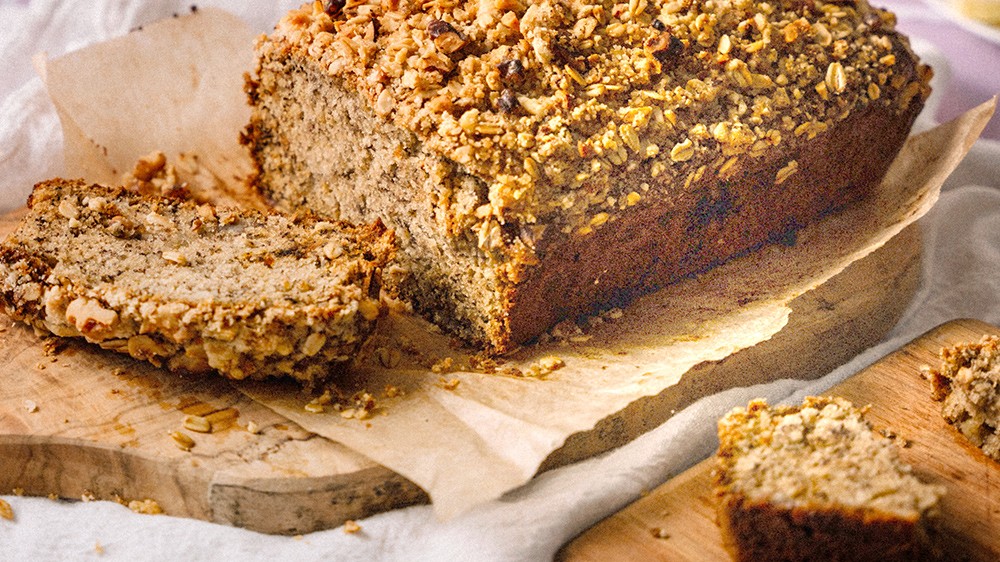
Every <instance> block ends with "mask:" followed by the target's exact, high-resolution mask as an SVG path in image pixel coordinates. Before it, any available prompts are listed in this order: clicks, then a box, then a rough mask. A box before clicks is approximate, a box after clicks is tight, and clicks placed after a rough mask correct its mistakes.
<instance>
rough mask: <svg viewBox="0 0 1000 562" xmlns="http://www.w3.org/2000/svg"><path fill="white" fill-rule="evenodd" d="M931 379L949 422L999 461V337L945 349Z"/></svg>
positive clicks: (935, 396) (987, 454)
mask: <svg viewBox="0 0 1000 562" xmlns="http://www.w3.org/2000/svg"><path fill="white" fill-rule="evenodd" d="M931 383H932V384H933V389H934V399H935V400H940V401H941V402H942V404H941V414H942V415H943V416H944V418H945V419H946V420H948V423H950V424H952V425H954V426H955V427H956V428H957V429H958V430H959V431H960V432H961V433H962V435H964V436H965V437H967V438H968V439H969V441H971V442H972V444H973V445H975V446H977V447H979V448H980V449H982V450H983V452H984V453H986V456H988V457H990V458H992V459H993V460H995V461H997V462H1000V338H998V337H996V336H988V335H987V336H983V337H982V339H981V340H980V341H978V342H975V343H966V344H960V345H956V346H953V347H946V348H944V349H942V350H941V368H940V370H935V371H931Z"/></svg>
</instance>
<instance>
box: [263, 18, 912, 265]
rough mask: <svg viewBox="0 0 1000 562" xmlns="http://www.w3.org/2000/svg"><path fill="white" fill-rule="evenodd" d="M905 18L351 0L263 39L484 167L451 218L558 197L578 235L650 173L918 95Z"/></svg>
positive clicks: (491, 245)
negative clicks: (471, 201)
mask: <svg viewBox="0 0 1000 562" xmlns="http://www.w3.org/2000/svg"><path fill="white" fill-rule="evenodd" d="M894 26H895V17H894V16H893V15H892V14H890V13H888V12H884V11H881V10H877V9H874V8H872V7H870V6H869V5H868V3H867V1H866V0H846V1H836V2H826V1H823V0H814V1H798V0H776V1H772V2H765V1H756V0H707V1H704V2H692V1H691V0H670V1H662V0H629V1H628V2H612V1H592V2H586V1H582V0H542V1H539V2H530V3H529V2H522V1H520V0H478V1H461V0H427V1H424V2H412V1H406V0H346V1H344V0H340V1H332V2H330V1H328V2H319V1H316V2H311V3H307V4H305V5H303V6H302V7H301V8H300V9H297V10H293V11H291V12H289V13H288V14H287V15H286V16H285V17H284V18H283V19H282V20H281V21H280V22H279V23H278V25H277V26H276V29H275V32H274V33H273V35H272V37H271V38H270V39H263V40H261V41H260V43H259V45H258V50H259V52H260V54H262V55H267V54H269V53H281V52H292V53H294V54H296V55H299V56H303V57H309V58H311V59H313V60H315V61H317V62H318V64H320V65H321V67H323V68H325V69H326V70H327V72H329V74H330V75H331V76H333V77H336V78H338V79H341V80H343V81H344V82H345V84H346V85H347V86H349V87H353V88H355V89H356V90H357V91H359V92H360V93H361V95H362V96H363V97H365V98H367V99H368V100H369V102H370V103H371V107H372V109H373V110H374V112H375V113H376V114H378V115H381V116H383V117H384V118H385V119H386V120H387V121H389V122H392V123H394V124H396V125H398V126H401V127H403V128H405V129H408V130H411V131H413V132H414V133H415V134H416V135H417V136H418V137H419V138H420V139H421V140H422V141H423V142H424V144H425V146H427V147H428V148H429V149H431V150H433V151H435V152H437V153H440V154H442V155H444V156H446V157H448V158H450V159H451V160H453V161H455V162H457V163H459V164H460V165H462V166H464V167H465V168H466V169H468V170H469V171H470V172H471V173H474V174H475V175H477V176H479V177H481V178H486V179H487V182H488V183H490V186H489V193H488V197H486V198H485V200H481V201H480V202H479V203H478V204H477V205H474V206H472V207H470V208H465V207H464V206H463V207H462V208H457V207H456V210H455V216H454V217H453V219H452V220H453V221H454V223H455V224H454V226H453V231H454V232H457V231H460V230H466V229H472V230H473V231H475V232H477V233H478V241H479V246H480V247H481V248H482V249H484V250H491V249H496V248H498V247H500V246H503V244H504V241H503V235H502V230H501V229H502V226H503V225H505V224H509V223H517V224H521V225H531V224H532V223H537V222H541V220H542V218H544V217H547V216H550V215H555V214H557V213H558V214H563V215H565V216H566V217H567V218H566V220H565V222H563V223H562V224H560V226H559V228H561V229H562V230H563V231H564V232H566V233H576V234H577V235H581V236H585V235H587V234H589V233H591V232H593V231H594V230H595V229H597V228H600V227H602V226H603V225H604V224H606V223H608V222H611V221H613V220H615V218H616V214H615V212H616V211H618V210H620V209H624V208H626V207H628V206H631V205H634V204H637V203H639V202H640V201H641V200H642V198H643V196H644V194H645V193H646V192H647V191H649V189H650V183H649V182H655V183H662V184H683V185H689V184H690V183H691V182H693V181H696V180H697V179H699V178H700V177H702V176H703V175H704V174H705V173H706V172H711V173H717V174H719V175H720V176H721V177H723V178H725V177H726V175H727V173H732V172H733V171H734V170H735V169H737V164H738V163H739V162H740V161H741V160H743V159H748V158H758V157H760V156H762V155H763V154H765V152H767V151H768V150H769V149H770V148H772V147H774V146H777V145H779V144H782V143H794V142H797V141H798V139H812V138H815V137H816V136H817V135H821V134H824V133H825V132H826V131H827V130H828V129H829V128H830V126H831V125H833V124H834V123H836V122H838V121H841V120H843V119H845V118H846V117H848V116H849V115H850V114H851V113H852V112H854V111H856V110H858V109H860V108H863V107H865V106H867V105H870V104H882V105H883V106H885V107H887V108H892V110H894V111H897V112H898V111H903V110H905V109H907V108H908V107H909V105H910V104H911V103H912V102H913V100H914V99H915V98H916V97H917V96H920V98H921V99H924V98H926V96H927V95H928V94H929V88H928V85H927V83H928V80H929V78H930V69H929V68H927V67H925V66H922V65H921V66H919V67H918V68H916V69H914V68H913V65H912V63H911V62H910V58H909V56H899V55H903V54H905V53H907V52H908V46H907V42H906V39H905V38H903V37H901V36H899V35H897V34H896V33H895V31H894ZM904 61H905V63H904ZM705 163H708V164H705ZM796 169H797V163H796V162H795V161H794V160H792V161H790V162H788V163H787V165H786V166H785V167H783V168H782V169H781V171H780V172H779V173H778V176H777V177H776V178H775V181H778V182H782V181H785V180H786V179H787V178H788V177H789V176H790V175H792V174H794V173H795V171H796ZM623 174H628V178H629V181H620V179H618V178H620V177H621V176H622V175H623ZM529 238H530V237H529ZM529 246H530V244H529Z"/></svg>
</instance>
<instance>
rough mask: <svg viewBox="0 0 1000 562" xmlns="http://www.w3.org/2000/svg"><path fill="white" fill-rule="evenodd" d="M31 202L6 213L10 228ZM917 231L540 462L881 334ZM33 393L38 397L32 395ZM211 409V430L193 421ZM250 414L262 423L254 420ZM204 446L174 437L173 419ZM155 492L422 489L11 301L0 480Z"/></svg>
mask: <svg viewBox="0 0 1000 562" xmlns="http://www.w3.org/2000/svg"><path fill="white" fill-rule="evenodd" d="M18 215H19V213H15V214H13V215H7V216H4V217H0V236H2V235H3V234H5V233H6V232H9V231H10V230H12V229H13V228H14V225H15V223H16V220H17V218H18ZM920 248H921V242H920V236H919V230H918V229H917V228H915V227H911V228H909V229H907V230H906V231H904V232H903V233H901V234H900V235H899V236H897V237H896V238H894V239H893V240H892V241H890V243H889V244H888V245H887V246H886V247H884V248H882V249H880V250H879V251H877V252H876V253H874V254H872V255H871V256H869V257H868V258H865V259H864V260H861V261H860V262H857V263H855V264H854V265H852V266H850V267H849V268H848V269H847V270H845V271H844V272H843V273H841V274H840V275H838V276H836V277H835V278H833V279H832V280H830V281H829V282H827V283H826V284H825V285H823V286H822V287H819V288H818V289H816V290H814V291H810V292H809V293H806V294H804V295H802V296H800V297H799V298H797V299H796V300H795V301H793V303H792V308H793V311H794V312H793V314H792V316H791V319H790V323H789V325H788V327H787V328H786V329H785V330H783V331H782V332H780V333H779V334H777V335H776V336H775V337H774V338H772V340H770V341H768V342H764V343H762V344H759V345H757V346H754V347H752V348H749V349H746V350H743V351H741V352H739V353H736V354H734V355H732V356H730V357H729V358H727V359H726V360H725V361H722V362H719V363H711V364H703V365H699V366H697V367H696V368H695V369H693V370H692V371H691V372H689V373H688V374H687V375H685V376H684V378H683V379H682V381H681V383H680V384H678V385H676V386H674V387H671V388H668V389H667V390H665V391H664V392H662V393H661V394H659V395H657V396H650V397H648V398H647V399H643V400H639V401H637V402H635V403H633V404H632V405H630V406H629V407H627V408H625V409H624V410H622V411H620V412H618V413H616V414H614V415H612V416H609V417H608V418H607V419H605V420H602V421H601V422H599V423H598V424H597V426H596V427H595V428H594V429H593V430H591V431H588V432H584V433H580V434H577V435H573V436H571V437H570V438H569V439H568V440H567V442H566V444H565V445H564V446H563V447H562V448H560V449H558V450H556V451H555V452H553V453H552V455H551V456H550V457H549V458H548V459H547V460H546V461H545V463H543V466H542V468H541V469H540V470H545V469H548V468H551V467H554V466H559V465H563V464H566V463H569V462H573V461H576V460H579V459H582V458H586V457H589V456H592V455H594V454H597V453H600V452H603V451H606V450H608V449H611V448H613V447H617V446H620V445H622V444H624V443H625V442H627V441H628V440H630V439H633V438H635V437H636V436H638V435H640V434H642V433H643V432H645V431H648V430H649V429H652V428H653V427H656V426H657V425H659V424H661V423H662V422H663V421H665V420H666V419H668V418H669V417H670V416H671V415H672V413H673V412H674V411H675V410H678V409H680V408H682V407H683V406H685V405H686V404H688V403H690V402H693V401H694V400H696V399H697V398H699V397H701V396H704V395H707V394H711V393H714V392H718V391H719V390H722V389H724V388H728V387H730V386H733V385H736V384H740V385H743V384H753V383H756V382H762V381H765V380H773V379H776V378H781V377H796V378H815V377H817V376H820V375H822V374H824V373H826V372H827V371H828V370H829V369H831V368H833V367H835V366H836V365H839V364H841V363H843V362H845V361H847V360H848V359H850V358H851V357H853V356H854V355H855V354H857V353H858V352H859V351H860V350H862V349H865V348H866V347H868V346H870V345H871V344H872V343H874V342H876V341H878V340H879V339H880V338H881V337H882V336H883V335H884V334H885V333H886V331H888V330H889V329H890V328H891V327H892V326H893V325H894V324H895V322H896V321H897V319H898V318H899V315H900V314H901V313H902V311H903V309H904V308H905V306H906V305H907V303H908V302H909V300H910V298H911V297H912V295H913V292H914V290H915V288H916V285H917V282H918V279H919V270H920ZM32 406H34V407H32ZM188 414H196V415H201V416H205V417H208V418H209V419H210V420H212V421H213V426H214V431H213V432H212V433H209V434H201V433H194V432H191V431H187V430H183V428H182V423H183V419H184V417H185V416H186V415H188ZM249 422H253V423H254V424H255V425H256V426H258V427H259V428H260V429H261V431H260V432H259V433H251V432H249V431H247V430H246V427H247V425H248V423H249ZM178 430H181V431H185V433H187V434H188V435H190V436H191V437H193V438H194V440H195V442H196V444H195V446H194V447H193V448H192V449H191V450H190V451H183V450H181V449H180V448H178V447H177V446H176V445H175V444H174V442H173V439H172V438H171V437H170V433H171V432H173V431H178ZM15 488H16V489H19V490H23V491H24V493H26V494H29V495H39V496H46V495H56V496H59V497H62V498H69V499H80V498H81V497H83V496H86V497H88V498H95V499H122V500H135V499H147V498H150V499H153V500H155V501H156V502H157V503H158V504H159V505H160V506H161V507H162V509H163V510H164V511H165V512H166V513H169V514H171V515H176V516H183V517H192V518H198V519H204V520H208V521H215V522H219V523H224V524H229V525H236V526H240V527H246V528H249V529H254V530H257V531H261V532H266V533H282V534H297V533H306V532H310V531H314V530H319V529H325V528H331V527H336V526H338V525H340V524H341V523H343V521H344V520H347V519H359V518H363V517H366V516H368V515H372V514H375V513H379V512H382V511H387V510H390V509H395V508H398V507H402V506H406V505H411V504H414V503H425V502H427V501H428V498H427V495H426V494H425V493H424V492H423V491H422V490H421V489H420V488H419V487H417V486H416V485H414V484H413V483H412V482H409V481H408V480H406V479H405V478H403V477H401V476H399V475H398V474H396V473H394V472H392V471H391V470H388V469H387V468H385V467H383V466H380V465H378V464H376V463H374V462H373V461H371V460H369V459H367V458H365V457H364V456H362V455H360V454H358V453H356V452H354V451H352V450H349V449H347V448H345V447H343V446H341V445H339V444H337V443H335V442H332V441H330V440H327V439H325V438H323V437H320V436H318V435H315V434H312V433H309V432H306V431H304V430H303V429H302V428H300V427H298V426H296V425H295V424H294V423H292V422H290V421H288V420H287V419H285V418H283V417H281V416H278V415H277V414H275V413H273V412H272V411H271V410H269V409H267V408H265V407H264V406H262V405H260V404H258V403H255V402H253V401H250V400H249V399H247V398H246V397H244V396H243V395H242V394H240V393H239V392H238V391H236V390H235V389H233V388H232V387H231V386H230V385H229V384H228V383H227V382H226V381H225V380H223V379H221V378H216V377H183V376H178V375H176V374H172V373H168V372H165V371H163V370H161V369H157V368H154V367H152V366H150V365H147V364H144V363H138V362H135V361H133V360H132V359H130V358H129V357H127V356H124V355H120V354H116V353H113V352H108V351H103V350H101V349H99V348H96V347H94V346H90V345H87V344H85V343H81V342H69V343H66V342H60V343H59V344H58V345H55V342H54V341H53V340H49V339H45V338H42V337H39V336H38V335H36V334H35V333H33V332H32V330H30V329H29V328H26V327H24V326H22V325H20V324H15V323H13V322H12V321H11V320H10V319H8V318H7V317H5V316H2V315H0V490H2V491H4V492H5V493H7V492H9V491H11V490H13V489H15Z"/></svg>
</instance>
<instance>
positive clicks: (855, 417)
mask: <svg viewBox="0 0 1000 562" xmlns="http://www.w3.org/2000/svg"><path fill="white" fill-rule="evenodd" d="M866 409H867V408H862V409H859V408H856V407H854V406H853V405H852V404H851V403H850V402H848V401H847V400H844V399H841V398H836V397H834V398H827V397H808V398H806V400H805V402H804V403H803V405H802V406H796V407H788V406H779V407H773V408H772V407H770V406H768V405H767V403H766V402H764V401H763V400H754V401H751V402H750V404H749V405H748V406H747V407H746V408H735V409H733V410H732V411H731V412H730V413H728V414H727V415H726V416H725V417H724V418H722V419H721V420H720V421H719V440H720V448H719V454H718V457H717V460H718V463H719V471H720V473H721V477H720V482H721V483H722V484H723V485H724V486H725V487H726V488H727V489H728V492H729V493H735V494H741V495H744V496H745V497H746V498H748V500H749V501H765V500H766V501H768V502H770V503H773V504H775V505H778V506H782V507H786V508H791V507H793V506H810V505H823V504H830V503H836V504H839V505H841V506H845V507H855V508H865V509H876V510H880V511H884V512H886V513H895V514H900V515H903V516H913V515H919V514H924V513H929V512H931V511H932V510H934V509H936V505H937V503H938V501H939V499H940V497H941V495H942V494H943V492H944V490H943V488H942V487H940V486H935V485H930V484H924V483H922V482H920V481H919V480H918V479H917V478H916V477H915V476H914V475H913V473H912V468H911V467H910V466H909V465H907V464H905V463H903V461H902V460H900V458H899V454H898V450H897V448H896V446H895V445H894V443H893V440H892V439H890V438H888V437H885V436H883V435H880V434H879V433H877V432H875V431H874V430H873V429H872V426H871V425H870V424H869V423H868V421H867V420H865V419H864V413H865V411H866Z"/></svg>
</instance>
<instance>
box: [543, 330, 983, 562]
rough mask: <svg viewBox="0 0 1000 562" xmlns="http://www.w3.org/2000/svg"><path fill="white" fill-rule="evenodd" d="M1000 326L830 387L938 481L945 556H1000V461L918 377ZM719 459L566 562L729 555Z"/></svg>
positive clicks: (593, 534) (586, 541)
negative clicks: (719, 518) (944, 411)
mask: <svg viewBox="0 0 1000 562" xmlns="http://www.w3.org/2000/svg"><path fill="white" fill-rule="evenodd" d="M983 334H998V335H1000V328H997V327H996V326H992V325H989V324H985V323H983V322H979V321H977V320H967V319H961V320H955V321H952V322H948V323H946V324H944V325H942V326H939V327H937V328H935V329H933V330H931V331H929V332H928V333H926V334H924V335H923V336H921V337H919V338H917V339H915V340H914V341H913V342H911V343H910V344H908V345H906V346H904V347H903V348H901V349H899V350H898V351H896V352H894V353H892V354H890V355H888V356H886V357H885V358H883V359H881V360H880V361H878V362H877V363H875V364H873V365H871V366H870V367H868V368H867V369H865V370H863V371H861V372H860V373H858V374H857V375H855V376H853V377H851V378H850V379H848V380H846V381H844V382H843V383H841V384H840V385H838V386H836V387H834V388H832V389H830V391H829V392H828V394H830V395H836V396H842V397H844V398H847V399H848V400H850V401H852V402H854V403H855V404H857V405H864V404H871V410H870V411H869V412H868V414H867V415H866V417H867V419H868V420H870V421H871V423H872V425H873V426H874V427H875V428H876V429H887V430H890V431H892V432H893V433H895V434H896V436H897V437H896V439H897V442H899V443H901V444H906V445H907V446H904V447H902V448H901V449H900V455H901V457H902V458H903V460H905V461H906V462H908V463H910V464H912V465H913V467H914V471H915V473H916V474H917V475H918V476H919V477H920V478H921V479H923V480H924V481H927V482H933V483H936V484H942V485H944V486H945V487H946V489H947V491H946V494H945V496H944V499H943V500H942V504H941V511H942V522H943V525H944V544H945V546H946V548H947V552H948V558H947V559H948V560H982V561H984V562H985V561H995V560H1000V463H997V462H996V461H993V460H992V459H990V458H988V457H987V456H986V455H984V454H983V453H982V451H980V450H979V449H978V448H976V447H974V446H973V445H971V444H970V443H969V441H968V440H966V439H965V438H964V437H962V435H961V434H959V433H958V431H956V430H955V429H954V428H952V427H951V426H949V425H948V424H947V423H946V422H945V421H944V419H943V418H942V416H941V413H940V404H939V403H937V402H934V401H933V400H931V397H930V396H931V386H930V382H929V381H928V380H927V377H926V376H925V375H924V374H923V373H922V372H921V367H923V366H937V365H938V364H939V363H940V360H939V359H938V353H939V351H940V350H941V348H942V347H945V346H951V345H955V344H958V343H962V342H970V341H978V340H979V338H981V337H982V336H983ZM713 466H714V459H711V458H710V459H707V460H705V461H703V462H701V463H700V464H697V465H695V466H694V467H692V468H690V469H688V470H687V471H685V472H683V473H681V474H680V475H678V476H676V477H675V478H673V479H671V480H669V481H668V482H666V483H665V484H663V485H661V486H660V487H658V488H656V489H655V490H654V491H653V492H652V493H650V494H649V495H647V496H645V497H643V498H642V499H640V500H638V501H636V502H635V503H633V504H631V505H630V506H628V507H626V508H625V509H624V510H622V511H620V512H618V513H616V514H614V515H613V516H611V517H609V518H607V519H605V520H604V521H602V522H600V523H598V524H597V525H595V526H594V527H592V528H590V529H589V530H587V531H586V532H584V533H583V534H581V535H580V536H579V537H577V538H575V539H574V540H573V541H571V542H570V543H569V544H568V545H567V546H565V547H564V548H563V550H562V551H561V552H560V556H559V557H560V559H562V560H567V561H574V562H585V561H599V560H600V561H604V560H623V561H626V560H686V561H691V562H698V561H705V562H708V561H717V560H727V559H729V557H728V555H727V553H726V551H725V550H724V549H723V547H722V542H721V541H722V538H721V536H720V534H719V529H718V527H717V526H716V519H715V509H716V502H715V498H714V496H713V495H712V491H711V470H712V467H713Z"/></svg>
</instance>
